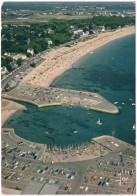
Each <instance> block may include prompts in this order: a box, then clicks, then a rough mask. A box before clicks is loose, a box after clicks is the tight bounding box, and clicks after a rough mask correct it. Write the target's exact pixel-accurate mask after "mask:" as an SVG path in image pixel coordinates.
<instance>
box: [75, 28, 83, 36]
mask: <svg viewBox="0 0 137 196" xmlns="http://www.w3.org/2000/svg"><path fill="white" fill-rule="evenodd" d="M83 34H84V32H83V30H82V29H79V30H77V31H74V35H80V36H81V35H83Z"/></svg>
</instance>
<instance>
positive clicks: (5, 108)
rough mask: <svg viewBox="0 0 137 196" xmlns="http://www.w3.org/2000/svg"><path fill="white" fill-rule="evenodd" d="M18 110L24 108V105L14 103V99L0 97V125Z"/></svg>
mask: <svg viewBox="0 0 137 196" xmlns="http://www.w3.org/2000/svg"><path fill="white" fill-rule="evenodd" d="M18 110H26V107H25V106H23V105H21V104H18V103H15V102H14V101H9V100H8V101H7V100H5V99H2V109H1V126H3V124H4V123H5V121H6V120H7V119H8V118H9V117H10V116H11V115H12V114H14V113H15V112H17V111H18Z"/></svg>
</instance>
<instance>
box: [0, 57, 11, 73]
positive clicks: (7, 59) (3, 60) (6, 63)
mask: <svg viewBox="0 0 137 196" xmlns="http://www.w3.org/2000/svg"><path fill="white" fill-rule="evenodd" d="M12 61H13V59H12V58H11V57H9V56H4V57H2V58H1V64H2V67H6V68H7V70H8V71H9V72H11V71H12V70H13V68H12V66H11V65H10V63H11V62H12Z"/></svg>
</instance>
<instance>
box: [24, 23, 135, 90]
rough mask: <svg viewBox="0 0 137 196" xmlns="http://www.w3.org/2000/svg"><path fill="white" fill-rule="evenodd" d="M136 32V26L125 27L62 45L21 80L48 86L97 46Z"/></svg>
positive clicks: (25, 82)
mask: <svg viewBox="0 0 137 196" xmlns="http://www.w3.org/2000/svg"><path fill="white" fill-rule="evenodd" d="M133 33H135V27H134V26H130V27H125V28H121V29H118V30H116V31H113V32H106V33H102V34H99V35H98V37H96V38H93V39H91V40H88V41H85V42H79V43H78V44H77V45H75V46H72V47H61V48H59V49H56V50H54V49H53V50H52V51H51V52H49V53H48V54H46V56H45V61H43V62H42V63H41V64H40V65H39V66H37V67H36V68H35V69H34V70H33V71H31V72H30V73H29V74H28V75H27V76H26V77H25V78H24V79H23V80H22V82H21V84H28V85H32V86H40V87H44V88H48V87H49V86H50V85H51V84H52V82H53V81H54V80H55V79H56V78H57V77H59V76H60V75H62V74H63V73H64V72H65V71H67V70H69V69H71V68H72V67H73V66H74V63H76V61H78V60H79V59H80V58H81V57H83V56H84V55H86V54H88V53H90V52H93V51H94V50H96V49H97V48H99V47H101V46H103V45H105V44H107V43H109V42H111V41H113V40H115V39H118V38H121V37H123V36H127V35H130V34H133Z"/></svg>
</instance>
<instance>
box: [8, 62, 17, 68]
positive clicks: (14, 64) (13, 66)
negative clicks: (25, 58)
mask: <svg viewBox="0 0 137 196" xmlns="http://www.w3.org/2000/svg"><path fill="white" fill-rule="evenodd" d="M10 65H11V66H12V68H13V69H16V68H17V67H18V65H17V64H16V63H15V61H13V62H10Z"/></svg>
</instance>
